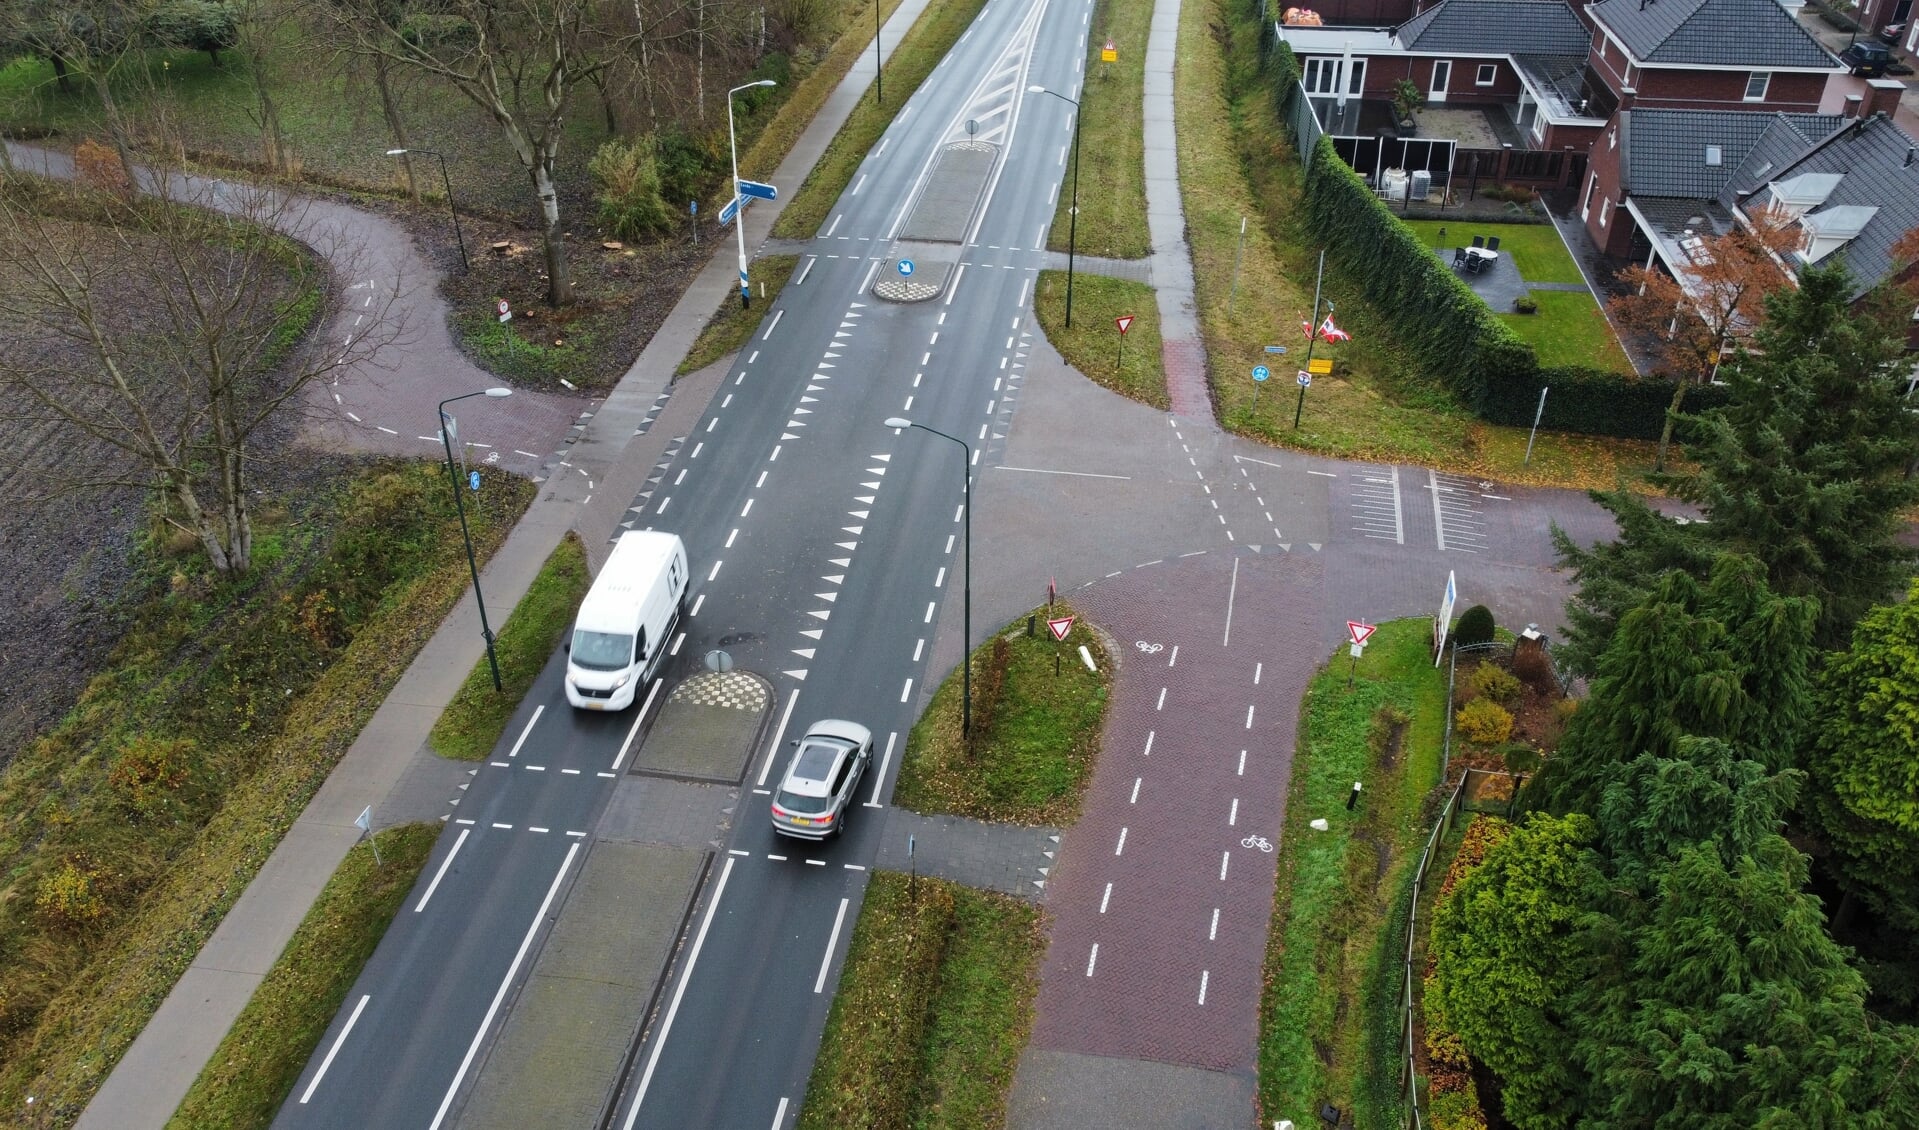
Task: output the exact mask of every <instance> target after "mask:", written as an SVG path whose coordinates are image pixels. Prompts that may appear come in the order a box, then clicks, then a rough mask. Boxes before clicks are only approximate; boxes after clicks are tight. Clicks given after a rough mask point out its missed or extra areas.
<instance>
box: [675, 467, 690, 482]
mask: <svg viewBox="0 0 1919 1130" xmlns="http://www.w3.org/2000/svg"><path fill="white" fill-rule="evenodd" d="M686 472H687V468H685V467H681V468H680V473H679V474H677V475H675V476H673V485H674V486H679V485H680V484H681V483H683V482H685V481H686Z"/></svg>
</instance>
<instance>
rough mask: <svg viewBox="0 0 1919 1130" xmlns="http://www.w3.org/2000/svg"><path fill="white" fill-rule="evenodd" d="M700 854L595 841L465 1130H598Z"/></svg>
mask: <svg viewBox="0 0 1919 1130" xmlns="http://www.w3.org/2000/svg"><path fill="white" fill-rule="evenodd" d="M706 859H707V853H705V852H703V851H696V850H688V849H684V848H668V847H660V846H657V845H645V844H632V843H618V842H612V841H604V840H603V841H600V842H598V843H596V844H594V846H593V850H592V853H591V854H590V855H588V856H587V860H586V864H585V865H584V866H583V867H582V868H581V869H580V878H579V881H578V882H576V883H575V884H574V885H573V889H572V890H571V891H570V892H569V893H568V894H567V899H566V905H565V906H564V907H562V908H561V910H560V917H559V919H558V921H556V922H555V923H554V924H553V933H552V934H551V935H550V936H549V937H548V939H547V942H546V945H545V946H544V947H542V949H541V950H540V956H539V959H538V961H536V962H535V963H534V966H533V972H532V974H531V975H529V976H528V978H527V982H526V986H525V987H524V988H523V989H522V990H521V992H520V998H519V1001H518V1003H517V1005H516V1006H515V1008H514V1009H513V1013H512V1015H511V1016H510V1017H509V1018H508V1019H507V1022H506V1024H505V1026H504V1027H503V1028H502V1029H501V1031H500V1037H499V1040H498V1041H497V1042H495V1044H494V1045H493V1049H492V1050H491V1051H490V1052H489V1053H488V1055H487V1059H486V1063H485V1065H484V1066H483V1067H482V1068H481V1069H480V1074H479V1078H478V1081H477V1082H476V1083H475V1084H474V1087H473V1093H472V1098H471V1099H470V1100H469V1101H468V1103H467V1107H466V1110H465V1112H464V1113H463V1114H462V1115H461V1117H460V1122H459V1125H460V1126H461V1128H462V1130H521V1128H523V1127H528V1126H540V1127H547V1128H549V1130H594V1128H596V1127H598V1126H599V1125H600V1121H601V1117H602V1115H603V1114H604V1113H605V1108H606V1105H607V1103H608V1102H609V1101H610V1100H611V1099H612V1097H613V1089H614V1087H615V1086H616V1085H617V1084H618V1081H619V1078H620V1074H621V1067H622V1066H623V1064H624V1062H625V1059H626V1054H627V1050H628V1048H630V1047H631V1046H632V1044H633V1040H634V1037H635V1035H637V1033H638V1031H639V1026H640V1023H641V1022H642V1021H643V1020H644V1019H645V1017H646V1013H647V1012H648V1010H649V1007H650V1005H651V1003H652V999H653V995H654V993H655V991H656V989H657V987H658V985H659V983H660V981H661V980H662V979H663V978H664V976H665V973H666V961H667V958H668V957H669V956H670V955H671V953H672V951H673V944H674V941H675V940H676V939H677V938H678V937H679V935H680V929H681V926H682V924H683V923H684V921H685V918H686V914H687V910H688V908H689V907H690V905H691V903H692V899H693V894H694V892H695V890H696V889H697V884H698V881H699V878H700V876H701V875H702V874H703V873H704V871H705V861H706Z"/></svg>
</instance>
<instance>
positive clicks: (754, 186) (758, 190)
mask: <svg viewBox="0 0 1919 1130" xmlns="http://www.w3.org/2000/svg"><path fill="white" fill-rule="evenodd" d="M740 195H741V196H757V197H759V198H760V199H761V200H778V199H779V198H780V190H779V189H777V188H775V187H773V186H772V185H770V184H761V183H760V182H759V181H756V180H743V181H741V182H740Z"/></svg>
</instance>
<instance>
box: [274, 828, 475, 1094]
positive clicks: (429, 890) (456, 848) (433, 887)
mask: <svg viewBox="0 0 1919 1130" xmlns="http://www.w3.org/2000/svg"><path fill="white" fill-rule="evenodd" d="M470 831H472V829H471V828H461V829H460V838H459V839H457V840H454V841H453V850H452V851H449V852H447V853H446V858H445V859H442V860H441V861H440V869H439V870H438V871H435V872H434V873H433V881H432V882H431V883H428V884H427V885H426V893H425V894H423V895H421V896H420V901H419V904H418V905H416V906H415V907H414V908H413V913H415V914H418V913H420V912H421V911H422V910H425V909H426V900H428V899H430V898H432V897H433V892H434V891H437V890H439V889H440V880H441V879H443V878H445V877H446V869H447V868H449V867H451V866H453V857H454V856H456V855H458V854H460V848H461V846H462V845H464V844H465V843H466V834H467V833H468V832H470ZM300 1101H301V1102H305V1101H306V1100H305V1099H301V1100H300Z"/></svg>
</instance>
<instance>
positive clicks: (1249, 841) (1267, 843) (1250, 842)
mask: <svg viewBox="0 0 1919 1130" xmlns="http://www.w3.org/2000/svg"><path fill="white" fill-rule="evenodd" d="M1239 846H1240V847H1243V848H1250V847H1256V848H1258V849H1259V850H1261V851H1266V852H1270V851H1272V850H1273V844H1272V841H1271V840H1268V839H1267V838H1266V837H1265V836H1247V837H1246V838H1245V839H1243V840H1241V841H1239Z"/></svg>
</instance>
